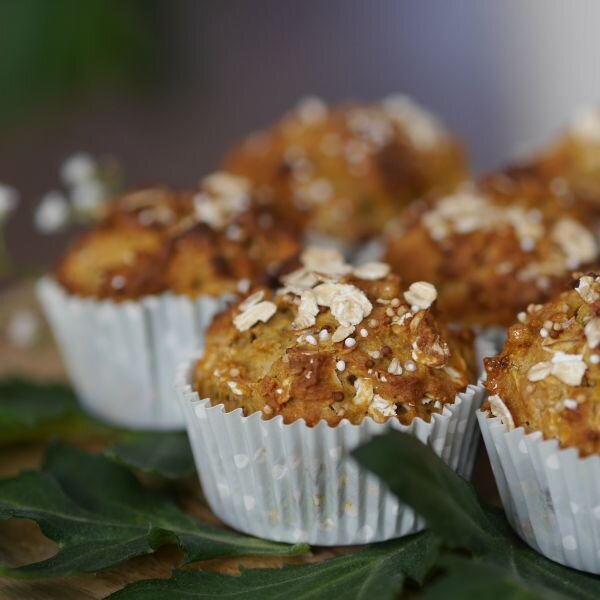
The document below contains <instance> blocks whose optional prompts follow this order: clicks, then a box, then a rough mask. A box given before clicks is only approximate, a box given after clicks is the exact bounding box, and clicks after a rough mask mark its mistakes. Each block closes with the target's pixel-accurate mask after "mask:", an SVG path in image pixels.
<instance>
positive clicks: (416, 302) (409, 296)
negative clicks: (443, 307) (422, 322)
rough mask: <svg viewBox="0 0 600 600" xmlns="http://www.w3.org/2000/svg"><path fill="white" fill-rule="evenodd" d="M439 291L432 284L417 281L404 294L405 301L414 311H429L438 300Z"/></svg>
mask: <svg viewBox="0 0 600 600" xmlns="http://www.w3.org/2000/svg"><path fill="white" fill-rule="evenodd" d="M436 298H437V290H436V289H435V287H434V286H433V285H431V283H427V282H426V281H416V282H415V283H412V284H411V285H410V287H409V288H408V290H407V291H406V292H404V299H405V300H406V301H407V302H408V304H409V305H410V306H411V307H412V309H413V311H419V310H427V309H428V308H429V307H430V306H431V305H432V304H433V303H434V302H435V300H436Z"/></svg>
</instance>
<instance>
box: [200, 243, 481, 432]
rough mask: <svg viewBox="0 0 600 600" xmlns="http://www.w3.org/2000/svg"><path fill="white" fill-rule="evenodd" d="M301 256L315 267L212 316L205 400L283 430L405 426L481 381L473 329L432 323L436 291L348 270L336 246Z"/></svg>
mask: <svg viewBox="0 0 600 600" xmlns="http://www.w3.org/2000/svg"><path fill="white" fill-rule="evenodd" d="M304 259H305V262H308V263H309V264H314V266H315V267H318V268H319V271H318V272H317V273H315V272H314V271H311V270H308V269H307V267H306V266H304V267H302V268H301V269H299V270H297V271H294V272H293V273H291V274H289V275H287V276H286V277H285V278H284V282H285V283H286V285H285V286H284V287H283V288H281V289H279V290H278V291H276V292H273V291H270V290H259V291H257V292H255V293H254V294H252V295H251V296H249V297H247V298H246V299H245V300H243V301H242V302H241V303H239V304H236V305H234V306H232V307H231V308H230V309H229V310H227V311H225V312H223V313H221V314H220V315H218V316H217V317H216V319H215V321H214V322H213V324H212V325H211V327H210V329H209V331H208V334H207V341H206V348H205V354H204V357H203V358H202V359H201V360H200V361H199V362H198V367H197V369H196V375H195V384H196V389H197V391H198V393H199V394H200V396H201V397H203V398H210V399H211V402H212V403H213V405H214V404H219V403H222V404H223V405H224V406H225V409H226V410H227V411H230V410H234V409H236V408H238V407H239V408H242V410H243V412H244V414H246V415H248V414H252V413H254V412H256V411H262V413H263V414H264V415H265V417H268V418H272V417H274V416H276V415H282V417H283V420H284V422H285V423H291V422H293V421H295V420H296V419H304V420H305V421H306V423H307V425H309V426H314V425H316V424H317V423H318V422H319V421H320V420H325V421H327V423H328V424H329V425H331V426H334V425H337V424H338V423H339V422H340V421H341V420H342V419H348V420H349V421H350V422H351V423H354V424H360V423H361V422H362V421H363V419H364V418H365V417H366V416H370V417H371V418H372V419H373V420H375V421H376V422H378V423H382V422H384V421H386V420H387V419H388V418H392V417H395V418H397V419H398V420H399V421H400V422H401V423H404V424H409V423H411V422H412V420H413V419H415V418H417V417H420V418H422V419H423V420H424V421H427V422H429V421H430V420H431V415H432V414H433V413H441V412H442V411H443V408H444V406H445V405H446V404H449V403H450V404H451V403H453V402H454V399H455V397H456V394H457V393H459V392H461V391H463V390H464V389H465V388H466V386H467V385H468V384H469V383H472V382H473V381H474V379H475V374H474V356H473V340H472V337H471V335H470V332H468V331H460V332H455V331H449V330H448V329H447V328H446V326H445V325H444V324H443V323H441V322H440V321H439V320H438V319H437V316H436V314H435V310H434V308H433V307H432V304H433V303H434V302H435V299H436V295H437V292H436V290H435V288H434V287H433V286H432V285H430V284H428V283H425V282H417V283H413V284H412V286H410V287H409V288H408V289H407V290H403V288H402V286H401V285H400V279H399V278H398V277H397V276H396V275H391V274H388V271H389V267H388V266H387V265H385V263H371V264H367V265H363V266H361V267H357V268H355V269H352V267H350V266H349V265H346V264H345V263H343V261H342V259H341V256H340V255H338V254H337V252H335V251H320V250H319V251H317V250H316V249H313V250H311V251H309V252H307V253H306V254H305V256H304Z"/></svg>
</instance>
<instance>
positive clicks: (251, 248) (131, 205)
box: [55, 173, 299, 301]
mask: <svg viewBox="0 0 600 600" xmlns="http://www.w3.org/2000/svg"><path fill="white" fill-rule="evenodd" d="M252 194H253V192H252V189H251V186H250V184H249V182H248V181H246V180H245V179H243V178H240V177H235V176H232V175H230V174H227V173H215V174H213V175H210V176H209V177H207V178H205V179H204V180H203V182H202V183H201V186H200V189H199V190H197V191H196V192H183V191H176V190H172V189H169V188H165V187H156V188H148V189H143V190H138V191H135V192H133V193H130V194H127V195H125V196H124V197H122V198H120V199H118V200H117V201H115V202H113V203H111V204H110V206H109V208H108V210H107V211H106V214H105V215H104V217H103V218H102V219H101V220H100V222H99V223H98V224H97V226H96V227H94V228H93V229H92V230H91V231H89V232H87V233H86V234H84V236H83V237H82V238H81V239H80V240H79V241H77V242H76V243H75V245H74V246H73V247H72V248H71V250H70V251H69V252H68V253H67V255H66V256H65V257H64V258H63V259H62V260H61V262H60V263H59V265H58V267H57V268H56V270H55V277H56V279H57V281H58V282H59V283H60V284H61V285H62V287H63V288H64V289H66V290H67V291H68V292H70V293H72V294H75V295H77V296H84V297H93V298H99V299H111V300H115V301H120V300H134V299H138V298H141V297H143V296H147V295H151V294H157V293H161V292H164V291H167V290H171V291H173V292H175V293H178V294H186V295H189V296H197V295H199V294H207V295H212V296H218V295H222V294H227V293H230V292H235V291H237V290H238V289H239V290H241V291H246V290H247V288H248V285H249V282H250V281H251V280H255V279H257V278H260V277H263V276H264V274H267V275H268V274H276V271H277V268H278V266H279V265H280V264H282V263H284V262H285V261H286V260H288V259H289V258H291V257H293V256H295V255H297V253H298V251H299V245H298V242H297V239H296V236H295V235H293V234H292V233H291V232H290V231H289V230H287V229H286V228H285V227H282V226H281V225H280V224H277V223H276V222H275V220H274V218H273V215H272V214H271V213H270V212H269V211H268V209H266V208H264V207H259V206H256V204H255V203H254V201H253V195H252Z"/></svg>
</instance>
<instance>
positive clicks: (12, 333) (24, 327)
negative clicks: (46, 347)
mask: <svg viewBox="0 0 600 600" xmlns="http://www.w3.org/2000/svg"><path fill="white" fill-rule="evenodd" d="M39 330H40V321H39V319H38V317H37V316H36V315H35V314H34V313H33V312H31V311H30V310H26V309H22V310H19V311H17V312H16V313H15V314H14V315H13V316H12V317H11V319H10V321H9V322H8V326H7V328H6V337H7V338H8V340H9V341H10V342H11V343H12V344H14V345H15V346H18V347H19V348H28V347H30V346H32V345H33V344H34V343H35V341H36V340H37V338H38V335H39Z"/></svg>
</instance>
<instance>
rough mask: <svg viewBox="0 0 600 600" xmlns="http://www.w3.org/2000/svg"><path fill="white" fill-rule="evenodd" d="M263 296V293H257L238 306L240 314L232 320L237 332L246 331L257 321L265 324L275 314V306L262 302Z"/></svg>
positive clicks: (266, 301) (265, 301) (271, 303)
mask: <svg viewBox="0 0 600 600" xmlns="http://www.w3.org/2000/svg"><path fill="white" fill-rule="evenodd" d="M263 296H264V292H263V291H260V292H257V293H256V294H252V296H250V297H248V298H246V300H245V301H244V302H242V304H240V305H239V307H238V310H239V311H240V312H239V313H238V314H237V315H236V316H235V317H234V319H233V324H234V325H235V327H236V328H237V329H238V330H239V331H247V330H248V329H251V328H252V327H253V326H254V325H256V324H257V323H258V322H259V321H262V322H263V323H266V322H267V321H268V320H269V319H270V318H271V317H272V316H273V315H274V314H275V313H276V312H277V305H276V304H275V303H274V302H269V301H268V300H262V298H263Z"/></svg>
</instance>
